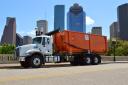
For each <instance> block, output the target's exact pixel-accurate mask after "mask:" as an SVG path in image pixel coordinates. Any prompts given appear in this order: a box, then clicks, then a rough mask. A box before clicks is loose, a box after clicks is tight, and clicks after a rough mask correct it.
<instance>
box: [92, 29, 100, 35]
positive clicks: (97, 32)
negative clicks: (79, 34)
mask: <svg viewBox="0 0 128 85" xmlns="http://www.w3.org/2000/svg"><path fill="white" fill-rule="evenodd" d="M92 34H96V35H102V27H93V28H92Z"/></svg>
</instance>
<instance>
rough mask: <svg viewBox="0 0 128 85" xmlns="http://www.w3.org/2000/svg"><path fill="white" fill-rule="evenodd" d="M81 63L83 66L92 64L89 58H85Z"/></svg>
mask: <svg viewBox="0 0 128 85" xmlns="http://www.w3.org/2000/svg"><path fill="white" fill-rule="evenodd" d="M83 62H84V65H90V64H91V62H92V61H91V58H90V56H85V57H84V58H83Z"/></svg>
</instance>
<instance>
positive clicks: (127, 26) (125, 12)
mask: <svg viewBox="0 0 128 85" xmlns="http://www.w3.org/2000/svg"><path fill="white" fill-rule="evenodd" d="M117 11H118V22H119V38H120V39H121V40H128V3H126V4H122V5H120V6H118V9H117Z"/></svg>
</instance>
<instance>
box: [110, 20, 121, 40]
mask: <svg viewBox="0 0 128 85" xmlns="http://www.w3.org/2000/svg"><path fill="white" fill-rule="evenodd" d="M113 38H114V39H118V38H119V27H118V22H113V23H112V24H111V25H110V40H112V39H113Z"/></svg>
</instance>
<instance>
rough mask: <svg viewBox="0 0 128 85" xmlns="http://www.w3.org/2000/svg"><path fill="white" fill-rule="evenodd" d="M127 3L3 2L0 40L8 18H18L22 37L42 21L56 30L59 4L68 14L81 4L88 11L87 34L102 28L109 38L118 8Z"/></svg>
mask: <svg viewBox="0 0 128 85" xmlns="http://www.w3.org/2000/svg"><path fill="white" fill-rule="evenodd" d="M41 2H43V3H41ZM102 2H103V3H102ZM126 2H127V1H126V0H121V1H114V0H112V1H101V0H99V1H85V0H72V1H68V0H63V1H59V0H54V1H51V0H44V1H41V0H37V1H30V0H28V1H25V3H24V0H23V1H16V0H12V2H10V3H8V0H4V1H1V4H0V10H1V14H0V32H1V33H0V38H1V35H2V32H3V29H4V25H5V20H6V17H16V19H17V33H19V34H21V35H22V36H24V35H28V34H32V33H34V31H33V30H34V27H36V21H37V20H40V19H45V20H48V23H49V27H48V28H49V31H52V30H53V28H54V27H53V26H54V24H53V23H54V22H53V21H54V19H53V17H54V16H53V15H54V6H55V5H58V4H61V5H65V7H66V11H65V13H67V12H68V10H69V8H70V6H72V5H73V4H74V3H78V4H80V5H81V6H82V7H83V8H84V10H86V13H87V19H88V20H87V27H86V28H87V32H90V31H91V28H92V27H93V26H102V27H103V35H106V36H109V26H110V24H111V23H112V22H113V21H116V20H117V7H118V6H119V5H121V4H124V3H126ZM35 3H38V6H35ZM23 4H24V5H23ZM28 4H29V6H28ZM41 4H44V5H41ZM47 6H49V7H47ZM44 9H47V10H44ZM104 9H106V10H104ZM33 10H34V11H33ZM110 13H111V15H110ZM90 18H91V19H90ZM89 20H90V21H89ZM65 21H66V20H65ZM65 23H66V22H65ZM65 26H66V25H65ZM24 29H25V31H24Z"/></svg>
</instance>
